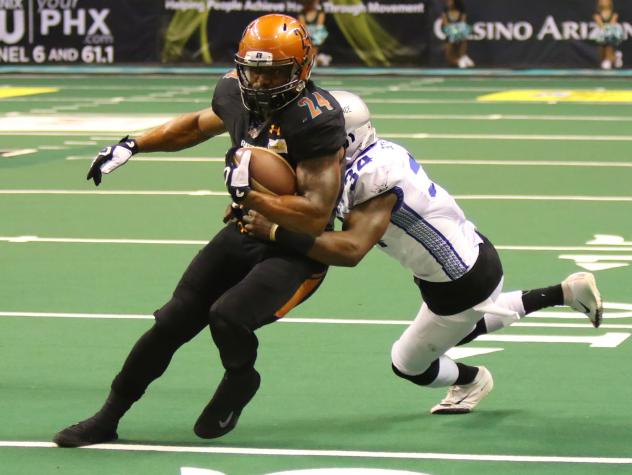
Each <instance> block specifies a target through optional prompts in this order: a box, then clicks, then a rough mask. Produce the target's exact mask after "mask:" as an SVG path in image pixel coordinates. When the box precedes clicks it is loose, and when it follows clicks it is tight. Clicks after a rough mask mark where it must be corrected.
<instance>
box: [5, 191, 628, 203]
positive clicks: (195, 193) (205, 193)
mask: <svg viewBox="0 0 632 475" xmlns="http://www.w3.org/2000/svg"><path fill="white" fill-rule="evenodd" d="M0 195H94V196H99V195H102V196H107V195H119V196H121V195H124V196H137V195H138V196H228V193H227V192H225V191H211V190H182V191H177V190H166V191H165V190H44V189H15V190H14V189H0ZM454 198H455V199H457V200H489V201H612V202H630V201H632V196H581V195H454Z"/></svg>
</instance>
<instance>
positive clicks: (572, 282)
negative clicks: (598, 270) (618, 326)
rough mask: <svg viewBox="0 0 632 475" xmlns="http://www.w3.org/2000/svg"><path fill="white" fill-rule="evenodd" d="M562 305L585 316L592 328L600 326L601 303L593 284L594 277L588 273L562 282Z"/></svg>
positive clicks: (580, 273)
mask: <svg viewBox="0 0 632 475" xmlns="http://www.w3.org/2000/svg"><path fill="white" fill-rule="evenodd" d="M562 293H563V294H564V305H568V306H569V307H571V308H572V309H573V310H577V311H578V312H581V313H583V314H584V315H586V316H587V317H588V318H589V319H590V321H591V323H592V324H593V326H594V327H595V328H598V327H599V325H601V317H602V315H603V303H602V301H601V295H600V294H599V289H598V288H597V283H596V282H595V276H594V275H592V274H591V273H590V272H577V273H575V274H571V275H569V276H568V277H567V278H566V279H564V280H563V281H562Z"/></svg>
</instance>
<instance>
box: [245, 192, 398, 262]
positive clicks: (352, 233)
mask: <svg viewBox="0 0 632 475" xmlns="http://www.w3.org/2000/svg"><path fill="white" fill-rule="evenodd" d="M396 202H397V196H396V195H395V194H393V193H385V194H383V195H380V196H376V197H375V198H372V199H370V200H368V201H366V202H364V203H362V204H361V205H358V206H357V207H355V208H354V209H353V210H352V211H351V213H349V214H348V215H347V216H346V217H345V223H344V227H343V230H342V231H330V232H325V233H322V234H321V235H320V236H318V237H317V238H314V237H312V236H309V235H307V234H301V233H295V232H292V231H288V230H286V229H284V228H282V227H279V226H277V225H275V224H272V223H271V222H270V221H268V220H267V219H266V218H265V217H263V216H261V215H260V214H258V213H252V212H251V213H249V214H248V215H246V216H244V222H245V223H246V225H245V229H246V231H248V232H249V233H250V234H251V235H252V236H255V237H258V238H260V239H271V240H274V241H277V242H278V243H279V244H280V245H282V246H285V247H287V248H290V249H292V250H294V251H298V252H300V253H302V254H305V255H307V256H308V257H310V258H312V259H314V260H316V261H319V262H322V263H323V264H328V265H333V266H344V267H353V266H355V265H357V264H358V262H360V261H361V260H362V258H363V257H364V256H365V255H366V254H367V253H368V252H369V251H370V250H371V248H372V247H373V246H374V245H375V244H376V243H377V242H378V241H379V240H380V238H381V237H382V236H383V235H384V232H386V228H387V227H388V223H389V222H390V219H391V212H392V210H393V207H394V206H395V204H396Z"/></svg>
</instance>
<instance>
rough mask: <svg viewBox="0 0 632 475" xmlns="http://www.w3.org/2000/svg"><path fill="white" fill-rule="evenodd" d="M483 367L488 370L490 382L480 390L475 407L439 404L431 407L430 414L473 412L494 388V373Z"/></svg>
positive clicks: (482, 367)
mask: <svg viewBox="0 0 632 475" xmlns="http://www.w3.org/2000/svg"><path fill="white" fill-rule="evenodd" d="M480 368H481V369H483V370H484V371H486V372H487V374H488V375H489V382H488V383H487V384H486V385H485V386H483V387H482V388H481V390H480V394H481V396H480V399H479V401H478V402H477V403H476V404H475V405H474V406H473V407H470V408H468V407H459V406H446V407H440V406H441V405H440V404H437V405H436V406H435V407H433V408H432V409H430V414H433V415H434V414H444V415H447V414H469V413H470V412H472V411H473V410H474V408H475V407H476V406H478V404H479V403H480V402H481V401H482V400H483V399H485V398H486V397H487V395H488V394H489V393H490V392H491V391H492V389H494V378H493V377H492V374H491V373H490V372H489V370H488V369H487V368H485V367H484V366H480Z"/></svg>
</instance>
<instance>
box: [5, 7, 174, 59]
mask: <svg viewBox="0 0 632 475" xmlns="http://www.w3.org/2000/svg"><path fill="white" fill-rule="evenodd" d="M162 3H163V2H162V1H161V0H156V1H151V2H149V1H148V2H145V1H142V2H141V1H123V0H114V1H113V0H109V1H103V0H0V64H66V65H68V64H114V63H120V62H158V61H159V60H160V57H159V54H158V52H159V48H160V44H159V43H160V41H159V35H160V21H161V17H162V13H163V6H162ZM134 5H137V6H134Z"/></svg>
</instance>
